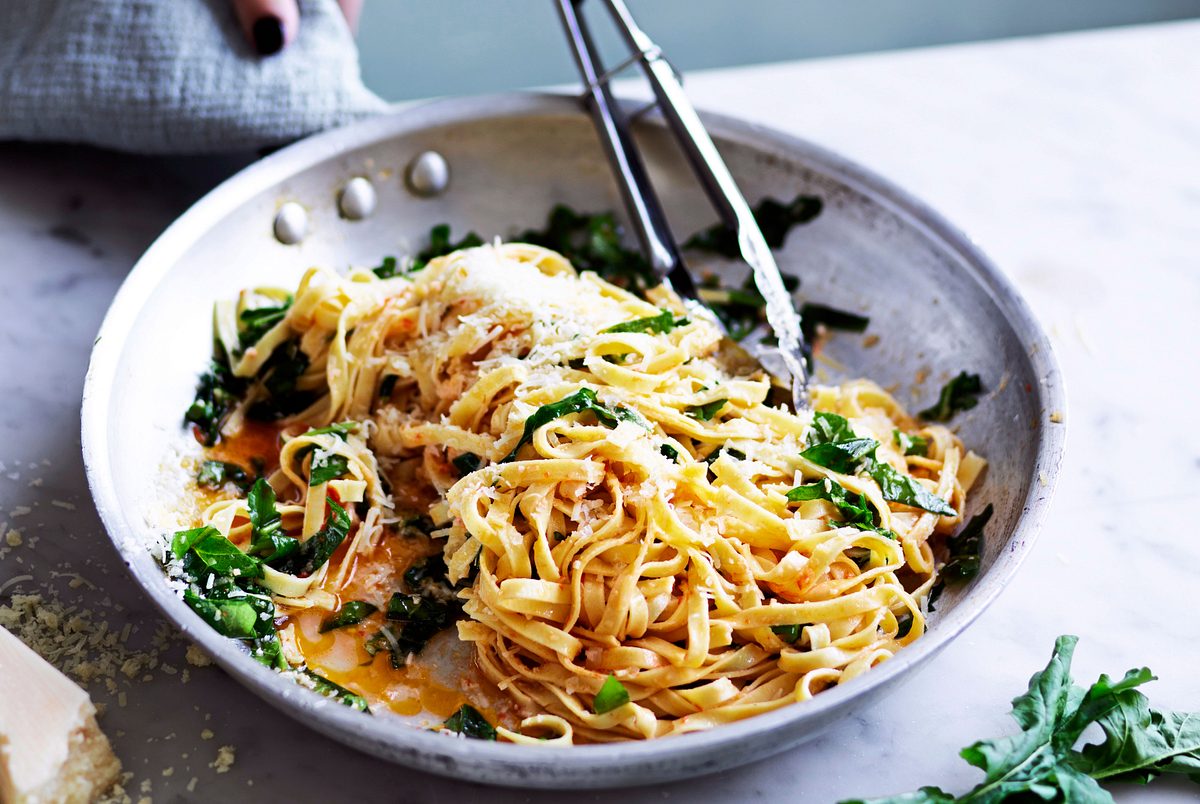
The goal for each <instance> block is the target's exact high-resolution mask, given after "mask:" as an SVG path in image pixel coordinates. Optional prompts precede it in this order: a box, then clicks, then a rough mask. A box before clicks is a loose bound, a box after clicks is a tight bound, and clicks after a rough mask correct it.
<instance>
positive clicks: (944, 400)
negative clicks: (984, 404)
mask: <svg viewBox="0 0 1200 804" xmlns="http://www.w3.org/2000/svg"><path fill="white" fill-rule="evenodd" d="M981 393H983V382H982V381H981V380H980V379H979V375H978V374H968V373H967V372H965V371H960V372H959V373H958V376H957V377H955V378H954V379H952V380H950V382H948V383H946V384H945V385H944V386H943V387H942V391H941V393H940V394H939V395H938V401H937V403H936V404H934V405H933V407H929V408H926V409H925V410H923V411H921V412H920V413H918V414H917V415H918V416H920V417H921V418H922V419H928V420H930V421H937V422H948V421H950V419H951V418H952V417H953V416H954V414H955V413H956V412H958V411H960V410H970V409H971V408H973V407H975V406H976V405H978V404H979V395H980V394H981Z"/></svg>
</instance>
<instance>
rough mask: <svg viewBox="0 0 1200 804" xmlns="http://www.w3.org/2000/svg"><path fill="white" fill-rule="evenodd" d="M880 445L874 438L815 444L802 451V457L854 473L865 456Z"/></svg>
mask: <svg viewBox="0 0 1200 804" xmlns="http://www.w3.org/2000/svg"><path fill="white" fill-rule="evenodd" d="M878 446H879V442H878V441H876V440H875V439H873V438H854V439H851V440H849V441H836V442H832V443H828V444H815V445H813V446H811V447H809V448H808V449H806V450H804V451H803V452H801V453H800V457H801V458H804V459H805V460H809V461H812V462H813V463H815V464H818V465H819V466H824V467H826V468H827V469H832V470H833V471H835V472H837V473H838V474H843V475H848V474H853V472H854V470H855V469H857V468H858V465H859V464H860V463H862V460H863V458H865V457H866V456H868V455H870V454H871V453H873V452H874V451H875V448H876V447H878Z"/></svg>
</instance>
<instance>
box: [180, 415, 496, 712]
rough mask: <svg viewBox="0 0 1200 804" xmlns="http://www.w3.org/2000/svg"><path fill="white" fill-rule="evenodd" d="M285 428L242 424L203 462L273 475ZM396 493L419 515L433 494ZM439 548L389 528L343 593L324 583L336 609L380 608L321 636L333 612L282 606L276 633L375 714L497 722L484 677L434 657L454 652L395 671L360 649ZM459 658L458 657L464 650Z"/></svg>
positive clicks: (420, 489) (423, 487)
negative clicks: (289, 637) (474, 714)
mask: <svg viewBox="0 0 1200 804" xmlns="http://www.w3.org/2000/svg"><path fill="white" fill-rule="evenodd" d="M284 429H285V428H284V427H282V426H280V425H279V424H276V423H271V422H257V421H250V420H246V421H245V422H243V424H242V426H241V427H240V428H239V430H238V431H237V432H236V433H232V434H230V435H229V436H226V437H223V438H222V439H221V440H220V441H218V442H217V444H215V445H214V446H212V447H209V448H206V449H205V457H206V458H208V459H211V460H219V461H225V462H228V463H235V464H238V465H239V466H242V467H243V468H245V469H246V470H247V471H249V472H253V471H254V468H255V463H256V462H261V463H259V466H261V472H262V473H263V474H267V473H270V472H271V471H273V470H274V469H275V468H277V467H278V465H279V447H280V434H281V433H282V432H283V431H284ZM413 479H414V480H415V478H413ZM195 492H196V495H197V499H198V500H199V501H201V502H202V503H204V504H207V503H210V502H213V501H215V500H216V499H220V498H222V497H224V496H226V495H224V494H221V493H219V492H213V491H208V490H205V489H201V488H196V489H195ZM396 492H397V503H398V504H400V505H401V507H408V506H406V505H404V503H406V502H407V503H413V502H416V503H418V505H415V506H413V507H414V508H417V509H418V510H420V509H423V508H424V507H426V506H427V505H428V503H429V500H427V499H425V498H426V497H428V495H429V494H430V493H431V491H430V490H429V489H428V488H427V484H423V483H419V482H412V483H408V482H402V483H400V484H398V486H397V488H396ZM348 547H349V540H346V542H344V543H343V544H342V545H341V546H340V547H339V548H338V550H337V552H336V553H335V554H334V556H333V557H332V558H331V566H332V567H336V566H338V564H339V563H340V561H341V560H342V558H343V556H344V555H345V552H346V550H347V549H348ZM440 547H441V546H440V544H437V543H435V542H433V540H431V539H429V538H422V537H413V536H401V535H398V534H396V533H395V532H393V531H390V530H388V531H386V532H385V534H384V536H383V537H382V538H381V539H380V543H379V545H378V546H377V547H375V548H374V549H373V550H372V551H371V552H370V553H368V554H362V555H359V556H356V557H355V559H354V562H355V563H354V565H353V566H352V567H351V568H350V571H349V572H348V574H347V577H348V582H347V583H346V586H345V587H344V588H342V589H340V590H339V589H336V588H334V587H335V584H334V583H333V580H332V573H331V579H330V580H328V581H327V582H326V585H325V591H327V592H330V593H332V594H334V596H335V597H336V598H337V599H338V603H337V605H338V607H339V608H340V607H341V606H342V605H343V604H344V603H346V602H348V601H351V600H361V601H365V602H369V603H372V604H374V605H375V606H377V607H378V609H379V611H377V612H375V613H374V614H372V615H371V616H370V617H367V618H366V619H364V620H363V621H362V622H360V623H358V624H356V625H353V626H348V627H345V628H339V629H336V630H333V631H328V632H326V633H321V632H320V627H321V622H322V621H323V620H324V619H326V618H327V617H329V616H330V615H331V614H332V612H330V611H326V610H324V609H308V610H291V611H289V610H287V609H284V610H281V611H280V614H281V615H282V619H280V620H278V621H277V622H278V623H279V624H280V628H281V630H282V629H285V628H287V627H288V626H289V625H290V626H292V627H293V632H294V634H295V637H296V639H295V644H296V646H297V647H298V648H299V651H300V653H301V654H302V655H303V657H304V662H305V664H306V665H307V666H308V667H309V668H311V669H312V670H313V671H314V672H316V673H318V674H320V675H322V676H324V677H325V678H327V679H329V680H330V681H332V682H334V683H335V684H340V685H341V686H343V687H346V688H347V689H349V690H351V691H353V692H356V693H358V694H359V695H362V696H363V697H364V698H366V699H367V702H368V704H369V705H370V707H371V709H372V710H373V711H380V710H382V709H386V710H389V711H392V712H395V713H397V714H400V715H407V716H416V715H420V714H421V713H422V712H425V713H428V714H429V715H431V718H430V720H431V724H430V725H434V724H435V723H434V721H435V720H436V722H441V721H442V720H445V719H446V718H447V717H449V716H450V715H451V714H453V713H454V712H455V711H456V710H457V709H458V708H459V707H460V706H462V705H463V704H467V703H470V704H471V705H472V706H474V707H475V708H477V709H479V710H480V711H481V712H482V713H483V714H484V716H485V717H487V718H488V719H489V721H491V722H493V723H495V722H497V714H496V710H495V709H494V708H493V707H492V706H489V705H487V704H486V703H484V700H485V699H486V700H488V701H496V702H497V703H499V702H500V701H501V700H502V697H501V696H500V695H499V691H498V690H494V689H492V687H491V685H490V684H487V683H486V682H485V681H484V680H483V679H482V676H481V675H480V674H479V673H478V672H477V671H476V670H475V668H474V662H473V661H470V660H468V661H465V662H455V663H454V664H462V665H465V666H453V667H443V666H441V665H442V664H443V662H441V661H439V660H438V659H442V658H444V657H445V656H446V655H447V654H453V653H455V651H453V650H451V651H443V650H438V651H434V650H432V649H427V650H425V651H422V653H421V655H419V656H417V657H414V659H413V660H412V661H411V662H409V663H408V664H407V665H406V666H404V667H401V668H396V667H393V666H392V658H391V653H390V652H389V651H387V650H382V651H379V652H378V653H376V654H375V655H374V656H371V655H370V654H369V653H367V650H366V648H365V647H364V643H365V642H366V641H367V640H369V639H370V638H371V637H372V636H373V635H374V634H375V633H376V632H377V631H378V630H379V629H380V628H381V627H382V626H384V625H385V624H386V623H387V619H386V616H385V610H386V608H387V602H388V600H389V599H390V598H391V595H392V593H393V592H396V591H399V590H400V588H401V580H402V578H403V575H404V572H405V570H407V569H408V568H409V567H410V566H412V564H414V563H415V562H417V561H420V560H421V559H423V558H425V557H426V556H429V555H432V554H434V553H436V552H438V550H439V549H440ZM450 630H451V633H449V634H440V635H438V636H437V637H435V638H434V639H433V640H431V643H430V644H431V645H433V644H434V643H438V642H440V641H441V640H455V641H457V634H456V633H454V631H453V627H452V628H451V629H450ZM443 644H446V643H443ZM434 652H436V653H438V654H439V657H438V659H431V658H429V657H428V656H427V654H430V653H434ZM457 653H458V655H460V656H462V655H465V654H466V653H469V651H467V652H464V651H458V652H457ZM468 692H469V693H470V694H471V697H468V694H467V693H468ZM504 719H505V720H511V719H512V718H504Z"/></svg>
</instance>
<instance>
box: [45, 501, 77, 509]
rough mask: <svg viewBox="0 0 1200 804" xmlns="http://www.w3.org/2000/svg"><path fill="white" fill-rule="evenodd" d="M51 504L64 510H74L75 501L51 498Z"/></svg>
mask: <svg viewBox="0 0 1200 804" xmlns="http://www.w3.org/2000/svg"><path fill="white" fill-rule="evenodd" d="M50 504H51V505H53V506H54V507H55V508H61V509H63V510H64V511H74V510H75V503H69V502H67V501H66V500H51V501H50Z"/></svg>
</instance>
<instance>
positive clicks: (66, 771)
mask: <svg viewBox="0 0 1200 804" xmlns="http://www.w3.org/2000/svg"><path fill="white" fill-rule="evenodd" d="M120 773H121V762H120V760H118V759H117V757H116V755H115V754H113V751H112V746H110V745H109V744H108V738H107V737H105V736H104V733H103V732H101V731H100V727H99V726H98V725H97V724H96V707H95V706H93V705H92V701H91V699H90V698H89V697H88V694H87V693H86V692H84V691H83V690H82V689H80V688H79V687H78V686H76V685H75V684H74V683H72V681H71V680H70V679H68V678H67V677H66V676H64V675H63V674H62V673H60V672H59V671H58V670H56V669H55V668H54V667H53V666H52V665H50V664H49V663H48V662H46V661H45V660H44V659H42V657H40V656H38V655H37V654H36V653H34V652H33V651H32V650H30V649H29V648H28V647H26V646H25V643H23V642H21V640H19V639H17V638H16V637H15V636H13V635H12V634H10V633H9V632H8V631H6V630H4V629H3V628H0V804H88V802H90V801H94V800H95V799H96V798H98V797H99V796H100V795H102V794H103V793H104V792H105V791H106V790H108V789H109V788H110V787H111V786H112V784H113V783H114V782H115V781H116V780H117V777H118V776H119V775H120Z"/></svg>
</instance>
